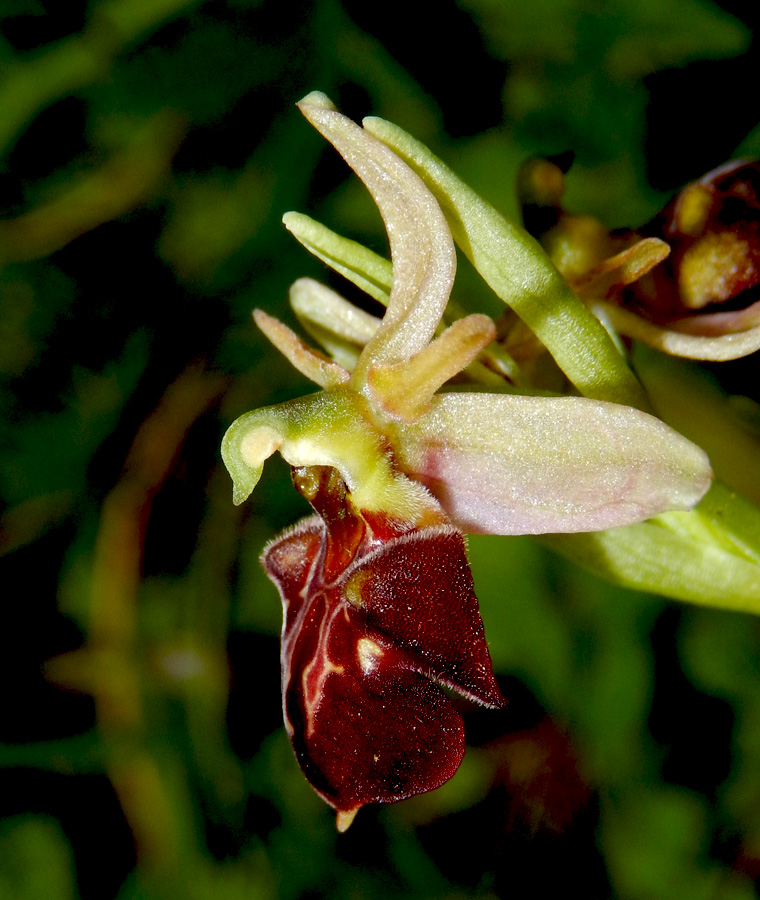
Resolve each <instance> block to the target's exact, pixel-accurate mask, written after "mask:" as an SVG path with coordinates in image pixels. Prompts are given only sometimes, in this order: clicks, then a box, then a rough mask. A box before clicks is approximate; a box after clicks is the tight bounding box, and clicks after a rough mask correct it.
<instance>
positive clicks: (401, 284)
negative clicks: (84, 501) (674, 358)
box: [223, 93, 711, 829]
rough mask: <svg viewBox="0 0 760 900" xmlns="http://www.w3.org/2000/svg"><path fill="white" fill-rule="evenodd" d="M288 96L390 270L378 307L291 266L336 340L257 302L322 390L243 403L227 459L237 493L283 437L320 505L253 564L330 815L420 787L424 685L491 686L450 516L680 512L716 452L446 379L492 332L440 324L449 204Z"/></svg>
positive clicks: (584, 401)
mask: <svg viewBox="0 0 760 900" xmlns="http://www.w3.org/2000/svg"><path fill="white" fill-rule="evenodd" d="M299 107H300V109H301V111H302V113H303V114H304V115H305V117H306V118H307V119H308V120H309V122H310V123H311V124H312V125H314V126H315V127H316V128H317V129H318V130H319V131H320V132H321V133H322V134H323V135H324V136H325V137H326V138H327V139H328V140H329V141H330V142H331V143H332V144H333V146H334V147H335V148H336V149H337V150H338V151H339V152H340V153H341V155H342V156H343V157H344V158H345V160H346V161H347V162H348V164H349V165H350V166H351V167H352V168H353V169H354V171H355V172H356V174H357V175H358V176H359V177H360V178H361V179H362V181H363V182H364V183H365V185H366V186H367V188H368V189H369V191H370V193H371V194H372V196H373V198H374V200H375V202H376V204H377V206H378V208H379V210H380V213H381V215H382V217H383V220H384V222H385V225H386V228H387V232H388V237H389V242H390V251H391V261H392V279H390V281H389V280H388V275H389V272H388V270H387V269H386V268H385V267H384V265H383V263H382V262H380V263H378V262H377V261H376V260H373V259H371V258H367V259H366V260H365V263H366V265H362V266H361V269H362V272H363V274H362V276H361V277H362V278H363V279H364V281H365V282H366V284H367V286H368V290H370V292H371V293H375V294H376V295H385V294H386V291H387V310H386V312H385V315H384V316H383V318H382V320H378V319H377V318H375V317H372V316H368V315H367V314H364V313H361V312H360V311H358V310H355V308H354V307H351V305H350V304H348V303H347V302H346V301H345V300H343V299H342V298H340V297H339V296H338V295H336V294H334V292H332V291H329V290H328V289H326V288H320V287H319V286H317V285H315V284H314V283H313V282H306V281H301V282H297V284H296V286H295V290H294V302H295V303H296V304H297V303H298V302H299V298H300V299H301V300H303V298H304V297H306V298H307V299H308V301H309V302H310V303H312V304H313V303H321V304H323V306H324V309H325V316H326V321H329V322H330V327H329V328H328V329H327V333H326V334H324V335H323V337H325V338H326V341H325V344H326V346H327V347H328V349H330V350H332V351H334V352H333V358H332V359H328V358H327V357H325V356H324V355H322V354H321V353H319V352H317V351H314V350H312V349H310V348H309V347H308V346H307V345H306V344H305V343H304V342H303V341H302V340H301V339H300V338H299V337H298V336H297V335H296V334H295V333H294V332H292V331H291V330H290V329H289V328H287V327H286V326H285V325H283V324H282V323H280V322H279V321H277V320H276V319H273V318H272V317H270V316H269V315H267V314H266V313H264V312H262V311H258V310H257V311H256V312H255V314H254V316H255V320H256V323H257V324H258V326H259V327H260V328H261V330H262V331H263V332H264V333H265V334H266V336H267V337H268V338H269V339H270V340H271V341H272V343H273V344H274V345H275V346H276V347H277V348H278V349H279V350H280V351H281V352H283V353H284V354H285V356H286V357H287V358H288V359H289V360H290V362H291V363H292V364H293V365H294V366H295V367H296V368H297V369H298V370H299V371H301V372H302V373H303V374H304V375H306V376H307V377H308V378H310V379H311V380H312V381H314V382H315V383H316V384H317V385H318V386H319V387H320V388H321V390H320V391H318V392H317V393H314V394H311V395H309V396H306V397H301V398H299V399H296V400H292V401H290V402H286V403H283V404H279V405H277V406H271V407H267V408H264V409H260V410H256V411H254V412H250V413H247V414H246V415H243V416H242V417H241V418H239V419H238V420H237V421H236V422H235V423H234V424H233V425H232V426H231V427H230V429H229V430H228V432H227V434H226V436H225V439H224V444H223V456H224V461H225V463H226V465H227V468H228V469H229V471H230V474H231V476H232V479H233V483H234V500H235V502H236V503H241V502H243V501H244V500H245V499H246V498H247V497H248V496H249V495H250V493H251V492H252V491H253V489H254V487H255V486H256V484H257V482H258V481H259V478H260V477H261V474H262V470H263V465H264V462H265V460H266V459H267V458H268V457H269V456H271V455H272V454H273V453H274V452H275V451H279V452H280V454H281V455H282V457H283V458H284V459H285V460H286V461H287V462H288V463H289V464H290V465H291V466H292V467H293V471H294V482H295V485H296V487H297V489H298V490H299V491H300V492H301V493H302V494H303V495H304V496H305V497H306V498H307V499H308V500H309V501H310V503H311V504H312V506H313V508H314V510H315V512H316V515H315V516H313V517H311V518H309V519H306V520H305V521H304V522H302V523H301V524H299V525H297V526H295V528H292V529H290V530H288V531H286V532H285V533H284V534H283V535H281V536H280V537H279V538H276V539H275V540H274V541H273V542H272V543H270V544H269V545H268V547H267V548H266V550H265V551H264V555H263V558H262V561H263V565H264V568H265V570H266V571H267V573H268V574H269V576H270V577H271V578H272V580H273V581H274V582H275V584H276V585H277V587H278V589H279V591H280V594H281V597H282V601H283V607H284V621H283V633H282V657H281V662H282V691H283V709H284V715H285V723H286V728H287V730H288V733H289V736H290V739H291V742H292V744H293V747H294V750H295V753H296V756H297V758H298V761H299V763H300V765H301V767H302V769H303V771H304V773H305V774H306V776H307V778H308V779H309V781H310V782H311V784H312V785H313V787H314V788H315V789H316V790H317V792H318V793H319V794H320V795H321V796H322V797H323V798H324V799H325V800H326V801H327V802H328V803H329V804H331V805H332V806H334V807H335V809H336V810H337V814H338V826H339V828H341V829H344V828H346V827H348V825H349V824H350V822H351V821H352V819H353V817H354V815H355V814H356V811H357V810H358V809H359V808H360V807H361V806H362V805H364V804H366V803H370V802H377V801H381V802H392V801H395V800H399V799H402V798H404V797H408V796H411V795H412V794H414V793H419V792H422V791H426V790H430V789H432V788H433V787H437V786H438V785H440V784H441V783H443V782H444V781H445V780H446V779H447V778H449V777H450V776H451V775H452V774H453V772H454V771H455V770H456V768H457V766H458V764H459V761H460V760H461V757H462V753H463V752H464V743H463V731H462V720H461V717H460V715H459V713H458V712H457V710H456V708H455V707H454V705H453V704H452V702H451V700H450V699H449V698H448V697H447V696H446V695H445V694H444V693H443V691H442V690H441V688H440V687H439V685H444V686H446V687H449V688H452V689H453V690H455V691H457V692H459V693H461V694H463V695H464V696H465V697H468V698H469V699H472V700H475V701H477V702H480V703H483V704H485V705H488V706H492V707H496V706H500V705H502V704H503V702H504V701H503V699H502V697H501V695H500V693H499V691H498V687H497V685H496V682H495V679H494V676H493V673H492V671H491V663H490V659H489V656H488V650H487V645H486V643H485V637H484V634H483V626H482V623H481V621H480V616H479V613H478V608H477V600H476V598H475V594H474V589H473V583H472V577H471V575H470V571H469V567H468V564H467V559H466V555H465V545H464V538H463V535H462V531H468V532H484V533H490V534H505V535H506V534H540V533H548V532H580V531H591V530H596V529H606V528H614V527H616V526H623V525H628V524H630V523H633V522H639V521H641V520H643V519H646V518H648V517H650V516H653V515H655V514H657V513H659V512H662V511H664V510H672V509H681V510H685V509H689V508H690V507H692V506H693V505H694V504H695V503H696V502H698V500H699V499H700V498H701V497H702V496H703V494H704V493H705V491H706V490H707V488H708V486H709V484H710V480H711V471H710V467H709V464H708V461H707V458H706V456H705V454H704V453H703V451H702V450H700V449H699V448H698V447H696V446H695V445H694V444H692V443H690V442H689V441H687V440H686V439H685V438H683V437H682V436H681V435H679V434H678V433H676V432H675V431H673V430H672V429H670V428H669V427H668V426H666V425H665V424H664V423H663V422H661V421H660V420H659V419H656V418H654V417H653V416H651V415H648V414H647V413H645V412H642V411H640V410H639V409H635V408H633V407H630V406H623V405H620V404H617V403H612V402H606V401H597V400H592V399H588V398H586V397H536V396H519V395H514V394H505V393H487V392H459V391H448V392H446V391H444V392H440V389H441V388H442V387H443V386H444V385H445V384H446V382H448V381H449V380H450V379H452V378H453V377H454V376H456V375H457V374H458V373H460V372H461V371H462V370H464V369H465V368H466V367H468V366H469V365H471V364H473V363H474V362H475V361H476V359H477V357H478V354H480V353H481V351H483V350H484V349H485V348H486V347H487V346H488V345H489V344H490V343H491V342H492V341H493V340H494V338H495V335H496V330H495V327H494V324H493V322H492V321H491V320H490V319H489V318H488V317H486V316H483V315H477V314H473V315H468V316H465V317H464V318H460V319H457V320H455V321H454V322H452V323H451V324H450V325H449V326H448V327H446V328H444V329H443V330H441V328H440V326H441V321H442V318H443V316H444V312H445V310H446V307H447V303H448V300H449V294H450V291H451V288H452V284H453V280H454V273H455V266H456V256H455V250H454V244H453V241H452V235H451V231H450V229H449V226H448V224H447V221H446V218H445V217H444V214H443V213H442V211H441V208H440V206H439V204H438V202H437V201H436V199H435V198H434V196H433V195H432V193H431V192H430V191H429V190H428V188H427V187H426V186H425V184H424V183H423V181H422V180H421V179H420V178H419V177H418V175H417V174H416V173H415V172H414V171H413V170H412V169H411V168H410V167H409V166H408V165H407V164H406V163H405V162H404V161H402V159H401V158H400V157H399V156H398V155H397V154H396V153H395V152H393V151H392V150H391V149H389V147H388V146H386V145H385V144H384V143H383V142H382V141H380V140H378V139H376V138H375V137H373V135H372V134H370V133H368V131H367V130H366V129H363V128H361V127H359V126H358V125H356V124H355V123H353V122H352V121H350V120H349V119H347V118H345V117H344V116H342V115H341V114H340V113H339V112H337V111H336V110H335V108H334V107H333V106H332V104H331V103H330V101H329V100H328V98H327V97H325V96H324V95H323V94H318V93H314V94H310V95H309V96H307V97H306V98H305V99H304V100H303V101H301V103H300V104H299ZM293 215H294V214H290V216H291V219H290V221H291V224H292V222H293V219H292V216H293ZM367 253H368V251H367ZM312 318H313V317H312Z"/></svg>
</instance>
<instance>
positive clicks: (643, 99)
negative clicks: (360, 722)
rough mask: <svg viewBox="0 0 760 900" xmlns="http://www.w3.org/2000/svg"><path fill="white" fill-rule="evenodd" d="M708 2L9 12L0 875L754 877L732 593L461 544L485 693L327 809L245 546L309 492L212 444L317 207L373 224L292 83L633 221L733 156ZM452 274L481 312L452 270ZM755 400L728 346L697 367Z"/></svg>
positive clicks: (736, 87) (279, 308)
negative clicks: (506, 701)
mask: <svg viewBox="0 0 760 900" xmlns="http://www.w3.org/2000/svg"><path fill="white" fill-rule="evenodd" d="M740 8H741V7H740V5H739V4H738V3H723V4H722V5H721V6H718V5H715V4H711V3H708V2H700V0H673V2H669V3H662V2H660V0H635V2H634V0H606V2H593V0H460V2H458V3H454V2H452V0H441V2H439V3H437V4H435V6H432V5H431V6H430V7H423V6H422V5H420V7H419V14H417V13H418V10H417V8H415V5H414V4H411V3H409V2H402V0H385V2H384V3H382V4H368V3H366V2H360V0H342V2H340V0H313V2H311V3H309V2H305V0H294V2H283V0H258V2H257V0H208V2H201V0H196V2H188V0H100V2H98V0H92V2H89V3H86V2H80V0H68V2H66V3H60V2H54V0H4V2H3V3H2V4H0V150H1V152H2V163H1V164H0V208H1V211H0V217H1V218H0V266H2V268H1V269H0V503H1V504H2V506H1V507H0V565H1V566H2V580H1V581H0V584H1V585H2V588H0V591H1V593H0V597H1V598H2V626H3V627H2V632H1V636H0V641H1V642H2V653H0V662H1V664H2V666H3V684H4V689H3V693H2V696H3V701H2V706H1V707H0V708H1V709H2V716H0V741H1V743H0V898H1V900H6V898H14V900H37V898H40V900H41V898H45V900H73V898H82V900H96V898H97V900H102V898H112V897H118V898H119V900H133V898H148V897H150V898H174V897H187V898H193V900H195V898H198V900H201V898H207V897H208V898H211V897H213V898H216V900H236V898H247V900H257V898H262V900H269V898H282V900H297V898H303V900H307V898H308V900H312V898H321V897H325V898H333V897H334V898H346V900H349V898H350V900H354V898H375V897H377V898H386V897H408V898H466V897H479V898H490V897H516V898H522V897H550V896H554V895H555V894H559V893H564V892H566V891H567V890H568V889H570V888H576V889H577V890H579V891H580V893H581V896H583V897H584V898H604V897H620V898H630V900H651V898H674V900H685V898H688V900H702V898H721V900H745V898H752V897H755V896H756V888H757V884H758V878H759V877H760V692H759V691H758V675H759V674H760V632H759V630H758V623H757V621H756V620H755V619H754V618H751V617H749V616H741V615H738V614H732V613H720V612H713V611H709V610H702V609H696V608H690V607H686V606H679V605H678V604H675V603H671V602H666V601H664V600H662V599H659V598H657V597H653V596H648V595H643V594H638V593H634V592H632V591H627V590H624V589H621V588H616V587H614V586H612V585H609V584H606V583H604V582H602V581H600V580H598V579H596V578H594V577H593V576H591V575H588V574H586V573H584V572H582V571H581V570H580V569H578V568H577V567H575V566H573V565H572V564H571V563H569V562H567V561H565V560H562V559H560V558H559V557H557V556H555V555H553V554H552V553H550V552H549V551H548V550H547V549H545V548H543V547H542V546H540V545H539V544H538V543H536V542H534V541H531V540H529V539H527V538H494V537H490V538H484V537H481V538H472V539H471V540H470V550H471V561H472V565H473V572H474V577H475V582H476V586H477V589H478V593H479V596H480V597H481V601H482V608H483V617H484V621H485V625H486V633H487V635H488V638H489V641H490V644H491V648H492V653H493V658H494V663H495V667H496V670H497V672H498V675H499V680H500V683H501V686H502V690H503V693H504V694H505V695H506V696H508V697H509V698H510V700H511V703H510V707H509V709H508V710H507V711H506V712H505V713H495V712H489V711H477V710H469V709H468V710H466V713H465V714H466V721H467V727H468V737H469V743H470V749H469V751H468V755H467V757H466V759H465V762H464V764H463V765H462V768H461V770H460V772H459V773H458V774H457V776H456V777H455V778H454V779H453V780H452V781H451V782H450V783H449V784H447V785H446V786H445V787H443V788H442V789H440V790H439V791H436V792H434V793H432V794H429V795H425V796H422V797H419V798H416V799H414V800H411V801H407V802H405V803H402V804H398V805H396V806H394V807H388V808H382V809H373V808H368V809H365V810H363V811H362V813H361V814H360V816H359V817H358V819H357V821H356V823H355V824H354V825H353V826H352V828H351V829H350V830H349V832H348V833H347V834H346V835H342V836H339V835H337V834H336V832H335V830H334V826H333V816H332V813H331V811H330V810H329V809H328V808H327V807H326V806H325V805H324V804H323V803H322V801H321V800H319V799H318V798H317V797H316V795H315V794H314V793H313V792H312V790H311V788H310V787H309V786H308V784H307V783H306V781H305V780H304V779H303V777H302V776H301V773H300V771H299V769H298V767H297V764H296V762H295V759H294V758H293V755H292V753H291V750H290V747H289V744H288V741H287V738H286V735H285V732H284V730H283V728H282V721H281V712H280V696H279V690H280V688H279V660H278V633H279V627H280V605H279V601H278V598H277V595H276V592H275V590H274V588H273V587H272V586H271V585H270V584H269V582H267V581H266V579H265V577H264V575H263V573H262V572H261V571H260V568H259V565H258V556H259V553H260V551H261V549H262V547H263V545H264V543H265V542H266V541H267V540H268V539H269V538H270V537H272V536H273V535H274V534H275V533H276V532H277V531H278V530H280V529H282V528H283V527H284V526H286V525H288V524H290V523H291V522H293V521H295V519H296V518H297V517H298V516H299V515H302V514H303V513H304V512H305V507H304V505H303V502H302V501H301V500H300V498H299V497H298V496H297V495H296V493H295V491H293V490H292V488H291V487H290V482H289V473H288V470H287V467H286V466H285V465H284V464H283V463H281V461H277V462H276V463H274V464H272V465H270V466H269V467H268V469H267V472H266V474H265V477H264V479H263V481H262V483H261V485H260V486H259V488H258V489H257V491H256V494H255V495H254V497H253V499H252V501H251V502H249V503H247V504H246V505H245V506H244V507H242V508H239V509H236V508H235V507H233V505H232V502H231V485H230V482H229V479H228V477H227V475H226V473H225V472H224V470H223V469H222V467H221V462H220V456H219V443H220V439H221V436H222V434H223V432H224V430H225V428H226V427H227V425H228V424H229V423H230V422H231V421H232V420H233V419H234V418H236V417H237V416H238V415H240V414H241V413H242V412H244V411H246V410H248V409H251V408H255V407H258V406H262V405H266V404H269V403H274V402H279V401H281V400H284V399H287V398H290V397H293V396H297V395H299V394H302V393H304V392H306V391H307V390H311V388H309V387H308V385H307V383H306V382H304V380H303V379H302V378H301V377H300V376H299V375H298V374H297V373H295V372H294V371H293V370H291V369H290V368H289V367H288V366H287V364H286V363H285V362H284V361H282V360H281V359H280V358H279V357H278V355H277V354H276V353H275V352H273V351H272V350H271V349H269V348H268V347H267V346H266V345H265V342H264V341H263V339H262V338H261V337H260V336H259V335H258V333H257V331H256V329H255V328H254V326H253V323H252V321H251V319H250V311H251V309H252V308H253V307H254V306H260V307H262V308H263V309H265V310H267V311H268V312H270V313H271V314H274V315H278V316H281V317H282V318H283V319H284V320H285V321H286V322H288V323H290V324H294V321H293V317H292V315H291V313H290V312H289V310H288V309H287V290H288V287H289V285H290V283H292V281H294V280H295V278H297V277H300V276H302V275H312V276H313V277H317V278H320V279H322V280H326V281H328V282H329V283H331V284H333V286H335V287H336V288H337V289H339V290H341V291H344V292H347V293H348V294H349V296H353V294H351V292H350V291H347V289H346V287H345V285H342V284H340V283H339V281H338V279H337V278H335V277H333V276H332V275H331V274H330V273H328V272H326V271H325V270H324V269H323V267H322V266H321V265H320V264H318V263H317V262H316V261H315V260H313V259H311V258H310V257H309V256H308V254H307V253H306V252H305V251H304V250H303V249H302V248H301V247H300V246H299V245H298V244H297V243H296V242H295V241H294V240H292V238H290V237H289V236H288V235H287V233H286V232H285V231H284V229H283V228H282V226H281V225H280V218H281V216H282V214H283V213H284V212H286V211H287V210H290V209H297V210H301V211H304V212H308V213H309V214H311V215H314V216H315V217H316V218H318V219H320V220H322V221H324V222H325V223H326V224H328V225H330V226H331V227H333V228H335V229H337V230H338V231H341V232H342V233H345V234H348V235H349V236H351V237H354V238H356V239H359V240H361V241H363V242H365V243H367V244H368V245H369V246H371V247H373V248H374V249H376V250H378V251H380V252H386V244H385V237H384V232H383V228H382V223H381V222H380V219H379V217H378V215H377V213H376V211H375V209H374V207H373V205H372V202H371V200H370V199H369V197H368V195H367V194H366V192H365V191H364V189H363V188H362V187H361V185H360V184H359V183H358V181H357V180H356V179H354V178H352V177H351V176H350V174H349V170H348V169H347V167H346V166H345V165H344V164H343V163H342V162H341V161H340V160H339V159H338V157H337V155H336V154H335V153H334V152H333V151H332V150H331V149H330V148H329V147H327V145H326V144H325V142H324V141H322V139H321V138H319V136H318V135H317V134H316V133H314V132H313V131H312V130H311V129H310V128H309V127H308V125H307V124H306V123H305V122H304V121H303V119H302V118H301V117H300V115H299V114H298V112H297V111H296V110H295V108H294V103H295V101H297V100H298V99H299V98H300V97H301V96H303V95H304V94H306V93H307V92H308V91H310V90H314V89H320V90H324V91H325V92H327V93H328V94H330V95H331V96H332V98H333V99H334V100H335V101H336V102H337V103H338V105H339V107H340V108H341V109H342V110H343V111H344V112H345V113H347V114H348V115H351V116H352V117H355V118H359V117H361V116H362V115H365V114H374V115H380V116H384V117H386V118H389V119H392V120H394V121H396V122H397V123H398V124H400V125H401V126H402V127H404V128H406V129H407V130H409V131H410V132H412V133H413V134H415V135H416V136H417V137H418V138H420V139H421V140H423V141H425V142H426V143H428V144H429V145H430V146H431V147H432V149H433V150H434V151H435V152H437V153H438V154H439V155H441V156H443V157H444V158H445V159H446V161H447V162H448V163H449V164H450V165H452V167H453V168H454V169H455V170H456V171H457V172H458V174H460V175H461V176H462V177H464V178H465V180H467V181H469V183H470V184H471V185H472V186H473V187H474V188H475V189H477V190H478V191H480V192H481V193H482V194H483V195H484V196H485V197H486V198H487V199H489V200H490V201H491V202H492V203H494V204H495V205H496V206H497V207H498V208H499V209H501V210H502V211H503V212H506V213H508V214H512V215H516V213H517V210H516V204H515V199H514V178H515V173H516V170H517V168H518V166H519V165H520V163H521V162H522V161H523V160H524V159H525V158H526V157H528V156H530V155H534V154H537V153H540V154H547V153H555V152H560V151H564V150H568V149H570V150H573V151H575V153H576V165H575V167H574V168H573V170H572V172H571V174H570V177H569V187H568V194H567V198H566V199H567V205H568V207H570V208H571V209H575V210H577V211H583V212H588V213H592V214H594V215H597V216H599V217H601V218H602V219H603V220H604V221H605V222H606V223H607V224H608V225H610V226H615V227H616V226H623V225H637V224H640V223H642V222H644V221H646V220H647V219H648V218H649V217H650V216H651V215H652V214H653V213H654V212H655V211H656V210H657V209H658V208H659V207H660V206H661V205H662V204H663V203H664V202H665V200H666V199H667V197H668V196H669V194H670V193H672V192H673V191H674V190H675V189H676V188H678V187H680V186H681V185H682V184H683V183H685V182H686V181H688V180H690V179H692V178H694V177H697V176H699V175H701V174H702V173H703V172H705V171H707V170H708V169H710V168H712V167H713V166H716V165H718V164H720V163H722V162H724V161H725V160H727V159H729V158H730V157H731V155H732V154H733V153H734V152H735V149H736V147H737V146H738V145H740V144H742V142H744V148H745V149H747V150H748V151H750V152H751V151H752V150H753V149H754V150H760V140H758V138H757V136H756V135H754V134H753V129H754V128H755V126H756V125H757V123H758V121H760V97H759V96H758V94H757V91H756V90H755V86H756V81H757V79H756V72H757V65H758V50H757V47H756V45H755V44H754V43H753V40H752V29H753V26H754V25H755V24H756V23H757V21H758V14H757V13H755V12H752V13H751V15H752V16H753V17H754V18H753V19H752V20H749V19H747V13H746V12H745V13H744V16H745V18H744V20H743V21H740V19H739V18H737V16H738V15H739V10H740ZM456 297H457V299H458V300H459V301H460V302H461V303H462V305H463V306H465V307H467V308H469V309H471V310H476V309H479V310H484V311H494V310H495V309H496V306H495V303H494V300H493V299H492V298H490V297H488V296H487V293H486V290H485V288H484V287H483V286H482V285H480V284H479V283H478V282H477V280H476V279H474V278H473V277H472V275H471V274H470V273H468V271H467V270H466V269H465V267H463V271H462V278H461V281H459V282H458V286H457V293H456ZM709 375H710V377H711V378H714V379H717V380H719V381H720V383H721V384H722V385H723V387H724V388H725V389H726V390H727V391H728V392H730V393H739V394H744V395H748V396H751V397H754V398H755V399H758V379H757V363H756V360H754V359H752V358H750V359H748V360H745V361H742V362H740V363H736V364H730V365H726V366H724V367H722V368H714V369H712V370H711V372H710V373H709Z"/></svg>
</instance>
